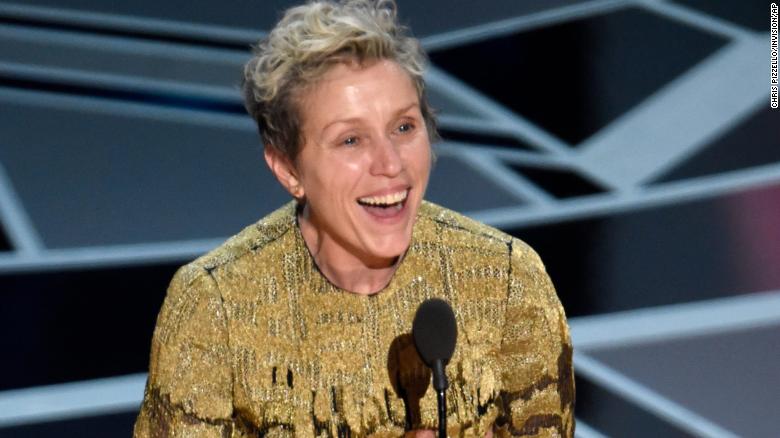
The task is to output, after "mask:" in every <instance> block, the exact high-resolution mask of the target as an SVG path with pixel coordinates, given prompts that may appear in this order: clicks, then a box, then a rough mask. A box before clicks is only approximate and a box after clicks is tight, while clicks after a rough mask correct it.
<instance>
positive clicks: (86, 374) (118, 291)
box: [0, 261, 184, 390]
mask: <svg viewBox="0 0 780 438" xmlns="http://www.w3.org/2000/svg"><path fill="white" fill-rule="evenodd" d="M183 262H184V261H182V263H183ZM182 263H171V264H166V265H159V266H138V267H128V268H113V269H89V270H82V271H66V272H50V273H34V274H3V275H0V290H2V292H3V305H2V306H0V333H4V334H5V335H4V336H2V337H0V351H3V355H4V356H5V357H8V358H13V360H3V361H0V390H5V389H12V388H23V387H28V386H37V385H48V384H53V383H63V382H69V381H75V380H87V379H95V378H101V377H111V376H117V375H124V374H130V373H140V372H145V371H146V370H147V369H148V366H149V347H150V345H151V340H152V331H153V329H154V324H155V321H156V318H157V312H158V311H159V310H160V305H161V304H162V300H163V297H164V296H165V290H166V288H167V286H168V282H169V281H170V279H171V277H172V276H173V273H174V271H175V270H176V268H177V266H178V265H179V264H182Z"/></svg>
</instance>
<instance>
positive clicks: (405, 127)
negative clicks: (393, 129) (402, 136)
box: [398, 122, 414, 133]
mask: <svg viewBox="0 0 780 438" xmlns="http://www.w3.org/2000/svg"><path fill="white" fill-rule="evenodd" d="M412 130H414V123H411V122H405V123H402V124H401V126H399V127H398V132H400V133H406V132H411V131H412Z"/></svg>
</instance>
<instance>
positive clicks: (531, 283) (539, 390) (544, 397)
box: [495, 240, 574, 437]
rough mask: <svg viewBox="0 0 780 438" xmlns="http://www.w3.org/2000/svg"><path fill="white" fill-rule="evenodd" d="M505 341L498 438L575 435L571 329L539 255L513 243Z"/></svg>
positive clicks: (499, 358) (501, 358)
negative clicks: (503, 437) (499, 437)
mask: <svg viewBox="0 0 780 438" xmlns="http://www.w3.org/2000/svg"><path fill="white" fill-rule="evenodd" d="M510 263H511V271H510V276H509V291H508V300H507V308H506V313H505V321H504V329H503V338H502V342H501V347H500V351H499V352H498V355H497V358H496V359H497V363H498V364H499V367H500V370H501V371H500V373H501V382H502V388H501V391H500V395H499V400H498V404H499V407H500V408H501V410H502V412H501V414H500V415H499V417H498V419H497V420H496V425H495V426H496V435H497V436H508V435H512V436H562V437H572V436H573V435H574V375H573V370H572V346H571V339H570V337H569V328H568V325H567V323H566V316H565V314H564V312H563V308H562V306H561V303H560V301H559V300H558V296H557V295H556V293H555V289H554V288H553V285H552V282H551V281H550V277H549V276H548V275H547V272H546V271H545V268H544V265H543V264H542V261H541V260H540V258H539V256H538V255H537V254H536V252H534V250H533V249H531V248H530V247H529V246H528V245H526V244H525V243H523V242H521V241H519V240H513V243H512V255H511V261H510Z"/></svg>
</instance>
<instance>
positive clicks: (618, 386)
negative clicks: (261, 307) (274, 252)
mask: <svg viewBox="0 0 780 438" xmlns="http://www.w3.org/2000/svg"><path fill="white" fill-rule="evenodd" d="M292 3H293V2H289V1H282V0H274V1H248V0H235V1H232V2H227V3H220V2H216V1H210V2H205V1H203V2H191V1H184V0H168V1H165V2H157V1H151V0H137V1H133V2H130V1H125V2H118V1H105V0H19V1H18V2H5V1H0V303H2V304H0V333H1V335H0V351H1V352H2V353H1V354H2V360H0V436H1V437H38V436H54V435H57V436H73V437H105V436H129V435H130V433H131V430H132V424H133V421H134V418H135V415H136V413H137V410H138V405H139V403H140V400H141V397H142V391H143V385H144V381H145V378H146V375H145V372H146V369H147V366H148V358H149V356H148V355H149V345H150V341H151V335H152V330H153V327H154V323H155V318H156V315H157V312H158V310H159V307H160V304H161V303H162V299H163V297H164V294H165V289H166V287H167V284H168V281H169V280H170V278H171V276H172V274H173V272H174V271H175V269H176V268H177V267H178V266H180V265H182V264H184V263H186V262H187V261H189V260H192V259H193V258H195V257H197V256H198V255H200V254H202V253H204V252H206V251H208V250H209V249H211V248H213V247H215V246H216V245H218V244H219V243H220V242H221V241H223V240H224V239H225V238H226V237H228V236H230V235H232V234H234V233H235V232H237V231H238V230H240V229H241V228H242V227H244V226H246V225H248V224H250V223H252V222H254V221H256V220H257V219H259V218H260V217H262V216H263V215H265V214H266V213H268V212H270V211H272V210H273V209H275V208H276V207H277V206H279V205H280V204H282V203H283V202H285V201H286V200H287V199H288V197H287V196H286V195H285V194H284V193H283V192H282V191H281V189H280V188H279V187H277V186H278V184H277V183H276V182H275V180H273V179H272V177H271V175H270V174H269V172H268V171H267V170H266V168H265V164H264V162H263V160H262V155H261V147H260V144H259V140H258V135H257V133H256V128H255V126H254V124H253V122H252V121H251V120H250V118H249V117H248V116H247V115H246V114H245V112H244V109H243V106H242V102H241V98H240V93H239V91H238V84H239V80H240V76H241V68H242V65H243V63H244V62H245V61H246V60H247V59H248V57H249V45H250V44H251V43H253V42H255V41H257V40H258V39H259V38H261V37H263V35H264V32H265V31H266V30H267V29H269V28H270V26H272V25H273V23H274V22H275V21H276V20H277V19H278V18H279V16H280V13H281V11H282V10H284V9H285V8H286V7H288V6H290V5H291V4H292ZM398 3H399V9H400V13H401V16H402V20H403V21H404V22H406V23H408V24H409V25H411V27H412V29H413V31H414V33H415V34H416V35H417V36H418V37H420V38H421V39H422V42H423V44H424V46H425V47H426V48H427V50H428V52H429V55H430V59H431V68H430V71H429V72H428V75H427V81H428V86H429V89H430V98H431V100H432V103H433V104H434V106H435V107H436V108H438V109H439V111H440V123H441V134H442V137H443V141H442V142H440V143H439V144H438V145H437V146H436V147H437V153H438V156H439V159H438V162H437V163H436V165H435V169H434V171H433V174H432V180H431V183H430V188H429V192H428V199H429V200H431V201H434V202H438V203H441V204H443V205H445V206H448V207H450V208H453V209H455V210H458V211H460V212H463V213H465V214H467V215H469V216H471V217H474V218H476V219H479V220H482V221H484V222H486V223H488V224H491V225H493V226H496V227H498V228H500V229H502V230H505V231H507V232H509V233H511V234H513V235H515V236H517V237H520V238H522V239H524V240H525V241H527V242H528V243H530V244H531V245H532V246H533V247H534V248H536V249H537V250H538V251H539V253H540V254H541V256H542V258H543V260H544V261H545V263H546V265H547V268H548V271H549V273H550V275H551V276H552V278H553V281H554V282H555V283H556V285H557V288H558V293H559V295H560V298H561V300H562V302H563V304H564V307H565V309H566V311H567V314H568V316H569V318H570V323H571V327H572V335H573V339H574V345H575V351H576V353H575V354H576V355H575V367H576V373H577V419H578V428H577V435H578V437H581V438H588V437H600V436H616V437H678V436H680V437H686V436H708V437H710V436H711V437H728V436H755V437H768V436H777V433H778V432H777V430H780V418H778V416H777V404H778V393H779V389H780V367H778V366H777V364H778V363H780V269H779V268H778V266H780V225H779V224H780V123H779V122H780V113H779V112H778V111H777V110H771V109H770V107H769V57H770V51H769V2H763V1H718V2H715V1H706V0H674V1H654V0H636V1H617V0H613V1H603V0H601V1H600V0H596V1H563V0H545V1H543V0H524V1H516V0H494V1H485V2H476V1H465V0H458V1H455V0H436V1H430V0H429V1H424V2H414V1H412V0H398Z"/></svg>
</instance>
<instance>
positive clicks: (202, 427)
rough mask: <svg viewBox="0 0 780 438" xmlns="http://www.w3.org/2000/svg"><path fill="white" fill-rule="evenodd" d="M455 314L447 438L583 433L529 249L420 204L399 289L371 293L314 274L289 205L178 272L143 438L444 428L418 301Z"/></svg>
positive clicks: (567, 348) (160, 324)
mask: <svg viewBox="0 0 780 438" xmlns="http://www.w3.org/2000/svg"><path fill="white" fill-rule="evenodd" d="M432 297H440V298H443V299H445V300H447V301H448V302H449V303H450V304H451V305H452V307H453V309H454V311H455V315H456V321H457V325H458V342H457V347H456V349H455V353H454V356H453V358H452V360H451V361H450V363H449V365H448V366H447V374H448V378H449V381H450V388H449V389H448V390H447V415H448V418H447V425H448V435H449V436H451V437H454V436H468V437H471V436H474V437H482V436H484V435H485V433H486V432H487V430H488V429H489V428H490V427H491V425H495V426H494V427H495V436H510V435H514V436H562V437H571V436H572V435H573V430H574V420H573V403H574V383H573V379H572V366H571V354H572V348H571V342H570V339H569V332H568V327H567V325H566V319H565V316H564V313H563V309H562V308H561V305H560V302H559V301H558V298H557V296H556V294H555V290H554V289H553V286H552V284H551V282H550V280H549V277H548V276H547V274H546V272H545V269H544V266H543V265H542V263H541V261H540V260H539V257H538V256H537V255H536V253H535V252H534V251H533V250H532V249H531V248H529V247H528V246H527V245H526V244H524V243H523V242H521V241H519V240H517V239H514V238H512V237H511V236H508V235H506V234H504V233H502V232H500V231H498V230H495V229H493V228H490V227H488V226H485V225H482V224H479V223H477V222H475V221H472V220H470V219H468V218H466V217H464V216H461V215H459V214H457V213H454V212H452V211H450V210H447V209H445V208H442V207H439V206H436V205H434V204H432V203H428V202H423V204H422V206H421V207H420V211H419V213H418V218H417V221H416V223H415V226H414V231H413V234H412V243H411V246H410V248H409V249H408V251H407V253H406V255H405V257H404V258H403V260H402V261H401V263H400V264H399V266H398V268H397V271H396V272H395V274H394V276H393V278H392V279H391V281H390V283H389V284H388V285H387V287H386V288H385V289H383V290H382V291H381V292H379V293H377V294H375V295H371V296H363V295H358V294H353V293H350V292H347V291H344V290H341V289H339V288H338V287H336V286H334V285H333V284H331V283H330V282H329V281H328V280H327V279H326V278H325V277H324V276H323V275H322V274H321V273H320V271H319V270H318V269H317V267H316V265H315V264H314V262H313V259H312V257H311V255H310V253H309V252H308V249H307V248H306V245H305V243H304V241H303V237H302V236H301V234H300V230H299V228H298V226H297V221H296V218H295V206H294V204H293V203H290V204H288V205H286V206H284V207H282V208H281V209H279V210H277V211H276V212H274V213H272V214H270V215H269V216H267V217H265V218H264V219H262V220H261V221H259V222H258V223H256V224H255V225H252V226H250V227H248V228H246V229H244V230H243V231H242V232H241V233H239V234H238V235H236V236H234V237H233V238H231V239H229V240H228V241H227V242H226V243H225V244H223V245H222V246H220V247H219V248H217V249H216V250H214V251H212V252H210V253H209V254H206V255H205V256H203V257H201V258H199V259H197V260H195V261H194V262H192V263H190V264H188V265H186V266H184V267H182V268H181V269H180V270H179V271H178V272H177V273H176V275H175V277H174V279H173V281H172V282H171V285H170V288H169V289H168V294H167V296H166V298H165V302H164V304H163V307H162V310H161V311H160V315H159V317H158V320H157V327H156V329H155V332H154V338H153V341H152V352H151V363H150V367H149V379H148V381H147V385H146V390H145V394H144V400H143V404H142V406H141V412H140V414H139V416H138V419H137V421H136V424H135V433H134V436H136V437H250V436H251V437H257V436H266V437H275V436H285V437H287V436H290V437H292V436H301V437H304V436H305V437H311V436H328V437H362V436H377V437H380V436H388V437H389V436H394V437H397V436H401V435H403V434H404V431H405V430H412V429H434V430H435V429H436V427H437V426H436V424H437V408H436V395H435V391H434V390H433V388H432V386H431V382H430V381H431V378H430V371H429V370H428V369H427V368H426V367H425V365H424V364H423V363H422V362H421V360H420V359H419V357H418V355H417V353H416V350H415V348H414V344H413V342H412V339H411V335H410V330H411V326H412V319H413V317H414V313H415V310H416V309H417V306H418V305H419V304H420V303H421V302H422V301H424V300H425V299H427V298H432Z"/></svg>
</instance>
